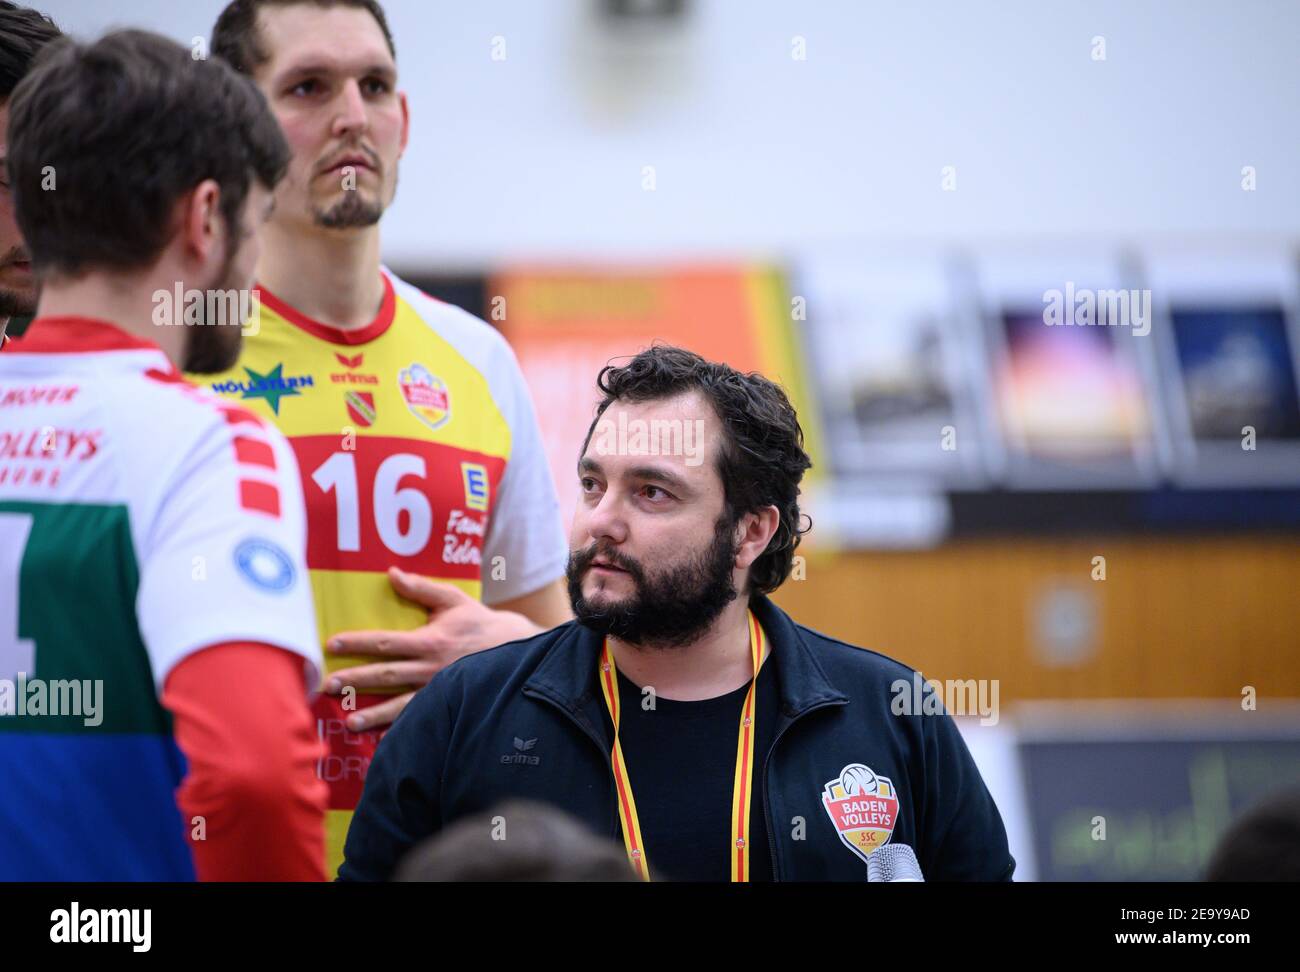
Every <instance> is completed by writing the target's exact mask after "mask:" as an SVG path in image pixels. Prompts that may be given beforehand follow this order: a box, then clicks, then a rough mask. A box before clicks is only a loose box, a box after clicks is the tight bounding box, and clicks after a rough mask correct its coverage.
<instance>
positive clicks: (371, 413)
mask: <svg viewBox="0 0 1300 972" xmlns="http://www.w3.org/2000/svg"><path fill="white" fill-rule="evenodd" d="M343 401H344V403H345V404H346V405H347V407H348V418H350V419H351V420H352V421H353V422H355V423H356V424H357V425H359V426H361V427H362V428H363V429H368V428H370V426H372V425H374V424H375V396H374V393H372V392H363V391H350V392H348V393H347V394H346V395H344V396H343Z"/></svg>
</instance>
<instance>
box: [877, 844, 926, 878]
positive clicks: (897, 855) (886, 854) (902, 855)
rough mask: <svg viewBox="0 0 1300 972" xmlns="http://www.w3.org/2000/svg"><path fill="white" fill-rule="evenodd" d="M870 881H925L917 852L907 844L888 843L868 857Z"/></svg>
mask: <svg viewBox="0 0 1300 972" xmlns="http://www.w3.org/2000/svg"><path fill="white" fill-rule="evenodd" d="M867 880H868V881H873V882H874V881H887V882H895V881H924V880H925V878H923V877H922V876H921V865H920V864H919V863H917V860H916V852H915V851H913V850H912V848H910V847H908V846H907V845H906V844H886V845H885V846H884V847H880V848H878V849H876V850H874V851H872V852H871V856H870V857H868V858H867Z"/></svg>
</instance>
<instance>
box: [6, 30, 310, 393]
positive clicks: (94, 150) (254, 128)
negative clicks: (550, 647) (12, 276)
mask: <svg viewBox="0 0 1300 972" xmlns="http://www.w3.org/2000/svg"><path fill="white" fill-rule="evenodd" d="M288 157H289V152H288V147H287V146H286V145H285V141H284V138H283V136H282V135H281V133H280V129H279V127H278V126H277V125H276V122H275V118H274V117H273V116H272V115H271V113H270V111H268V110H267V107H266V102H265V101H264V100H263V98H262V95H261V94H260V93H259V92H258V90H257V88H256V86H255V85H253V84H252V83H251V82H249V81H248V79H246V78H243V77H241V76H240V75H238V74H236V73H235V72H234V71H232V70H231V69H230V68H229V67H228V66H226V65H225V64H223V63H221V62H220V61H216V60H203V59H198V60H196V59H195V58H194V57H193V56H192V55H191V52H190V50H189V49H188V48H185V47H182V46H180V45H179V44H176V43H175V42H173V41H170V40H168V39H167V38H165V37H160V36H158V35H157V34H151V33H147V32H145V31H135V30H127V31H119V32H116V33H112V34H109V35H107V36H105V37H103V38H102V39H100V40H99V41H97V42H95V43H93V44H78V43H73V42H71V41H68V40H63V41H58V42H56V43H55V44H53V45H51V46H50V49H49V50H48V51H47V52H46V53H45V55H44V56H43V57H42V58H41V60H40V63H39V64H37V66H36V67H35V68H34V69H33V70H32V71H31V72H30V73H29V74H28V75H27V77H26V78H24V79H23V81H22V82H21V83H20V84H19V85H18V88H17V90H15V92H14V95H13V99H12V101H11V103H10V118H9V171H10V174H11V176H12V178H13V192H14V199H15V210H16V214H17V219H18V225H19V227H20V228H21V230H22V233H23V237H24V239H25V240H26V242H27V247H28V250H29V251H30V253H31V256H32V262H33V265H34V266H35V268H36V271H37V273H38V274H39V275H40V276H41V278H42V279H43V280H44V281H46V282H47V283H49V284H53V283H54V282H56V281H76V280H78V279H80V278H82V277H84V276H85V275H87V274H109V275H114V276H123V277H128V276H136V277H142V278H143V276H145V275H149V274H155V273H157V272H159V271H160V269H165V270H167V271H168V272H171V273H173V274H174V276H175V280H174V283H175V284H181V285H182V287H183V289H186V290H199V291H214V290H221V291H231V290H236V291H247V290H248V288H249V287H251V285H252V281H253V273H254V268H255V265H256V261H257V257H258V254H259V252H260V249H259V247H260V244H259V239H258V234H257V228H258V226H259V224H260V223H261V221H262V220H263V219H264V218H265V216H266V214H267V212H268V211H269V208H270V204H271V193H272V191H273V190H274V188H275V186H276V183H278V182H279V180H280V178H281V177H282V176H283V174H284V171H285V167H286V165H287V164H288ZM227 323H229V324H232V325H236V326H229V327H190V328H187V329H186V339H187V350H186V352H185V361H184V365H185V366H186V367H187V368H190V369H192V370H209V369H213V368H225V367H229V366H230V364H233V362H234V359H235V357H236V356H237V355H238V351H239V336H240V328H239V327H238V326H237V325H239V324H240V323H242V322H240V321H230V322H227Z"/></svg>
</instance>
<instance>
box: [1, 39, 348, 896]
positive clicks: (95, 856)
mask: <svg viewBox="0 0 1300 972" xmlns="http://www.w3.org/2000/svg"><path fill="white" fill-rule="evenodd" d="M10 115H11V119H10V128H9V140H8V149H9V168H10V172H11V174H12V177H13V186H14V201H15V211H16V214H17V219H18V224H19V226H20V228H21V230H22V232H23V236H24V238H25V241H26V244H27V247H28V249H29V251H30V253H31V255H32V259H33V263H34V265H35V267H36V270H37V273H38V276H39V277H40V279H41V281H42V293H41V297H40V301H39V305H38V308H37V311H38V312H37V316H36V319H35V320H34V321H33V323H32V324H31V326H30V327H29V328H28V330H27V331H26V333H25V334H24V335H23V336H22V337H21V338H20V339H18V340H15V341H12V342H10V343H9V344H8V345H7V346H6V347H5V349H4V351H3V352H0V538H2V539H0V551H2V553H0V764H3V765H4V766H5V768H6V769H5V776H6V780H5V785H4V786H3V787H0V879H11V880H12V879H20V880H23V879H25V880H32V879H42V880H50V879H62V880H111V879H117V880H121V879H144V880H184V879H192V878H194V877H199V878H201V879H244V880H247V879H258V878H269V879H282V880H283V879H319V878H322V877H323V876H324V869H323V856H324V855H323V851H324V843H323V818H324V787H323V785H322V784H321V783H320V782H319V780H318V779H317V778H316V772H315V769H316V767H315V764H316V761H317V759H318V757H319V754H320V747H319V744H318V742H317V740H316V734H315V731H314V726H313V724H312V721H311V717H310V714H309V709H308V698H309V693H310V692H312V691H313V690H314V689H315V688H316V686H317V684H318V681H319V678H320V670H321V659H320V650H319V644H318V641H317V633H316V626H315V621H314V616H313V606H312V602H311V595H310V585H309V583H308V580H307V571H306V565H305V560H304V546H305V537H306V523H305V514H304V510H303V504H302V497H301V493H300V488H299V485H298V471H297V466H296V462H295V459H294V456H293V453H292V451H291V450H290V449H289V447H288V444H287V443H286V442H285V441H284V439H283V437H282V436H281V435H280V434H279V432H278V431H276V430H275V429H274V428H273V427H271V426H270V425H269V424H267V423H264V422H262V421H260V420H259V419H257V418H256V417H255V416H254V415H253V414H252V413H251V412H249V411H247V410H246V409H244V408H242V407H240V406H238V405H235V404H233V403H223V402H221V401H219V400H217V399H216V398H214V397H212V396H209V395H207V394H206V393H204V392H201V391H199V390H197V389H194V388H193V387H191V386H190V385H188V384H187V383H186V382H185V381H184V380H183V378H182V377H181V373H180V371H179V369H178V367H177V365H181V364H183V365H185V366H186V367H189V368H192V369H194V370H197V371H204V370H214V369H220V368H222V367H226V366H228V364H229V362H230V361H232V360H233V357H234V355H235V354H237V352H238V347H239V337H240V328H241V325H242V324H243V321H244V315H243V314H242V313H240V312H239V311H238V310H236V312H235V313H234V314H233V315H232V316H231V317H230V319H226V320H222V319H220V316H219V314H218V312H219V311H221V310H222V309H223V308H226V309H228V308H230V307H231V306H232V305H230V304H227V303H224V302H221V298H223V297H224V296H226V295H229V294H231V293H233V294H235V295H238V294H240V293H247V292H248V290H249V288H250V287H251V283H252V271H253V267H254V265H255V263H256V260H257V255H258V250H259V237H258V228H259V226H260V224H261V222H262V221H264V220H265V218H266V215H267V213H268V211H269V208H270V205H271V192H272V190H273V188H274V186H275V184H276V183H277V182H278V181H279V179H280V178H281V177H282V175H283V173H284V169H285V166H286V163H287V159H288V149H287V146H286V145H285V143H284V140H283V137H282V135H281V134H280V132H279V129H278V127H277V125H276V123H275V120H274V118H273V117H272V116H271V115H270V113H269V112H268V110H267V108H266V105H265V102H264V100H263V99H262V97H261V95H260V94H258V92H257V90H256V88H255V87H254V86H253V85H252V84H250V83H248V82H247V81H246V80H244V79H242V78H240V77H239V76H238V75H236V74H235V73H234V72H232V71H231V70H229V69H228V68H227V67H226V66H225V65H223V64H221V63H220V62H217V61H202V60H194V59H193V58H191V56H190V52H189V50H188V49H186V48H183V47H181V46H179V45H177V44H175V43H173V42H171V41H169V40H166V39H165V38H162V37H159V36H157V35H153V34H147V33H143V32H139V31H125V32H121V33H117V34H111V35H109V36H108V37H105V38H104V39H102V40H100V41H98V42H97V43H95V44H93V45H75V44H72V43H70V42H59V45H58V49H57V50H53V49H52V50H51V51H50V52H49V53H48V54H47V55H46V56H45V58H43V60H42V61H41V62H40V64H39V65H38V66H37V67H36V68H35V69H34V70H33V71H32V72H31V73H29V74H28V75H27V77H26V78H24V80H23V81H22V83H21V84H20V85H19V86H18V88H17V90H16V91H15V92H14V96H13V99H12V102H11V104H10ZM110 159H111V160H113V161H114V165H113V166H112V167H111V172H108V171H107V170H106V166H105V160H110ZM51 168H52V170H53V171H54V172H55V173H57V179H58V189H57V191H53V192H51V191H43V187H42V185H41V182H42V178H43V177H45V176H48V172H49V171H50V169H51ZM191 298H192V299H193V300H192V299H191ZM177 301H179V303H177ZM182 305H183V306H182ZM233 306H235V307H236V308H237V307H238V302H236V304H235V305H233ZM185 324H192V325H193V326H184V325H185ZM74 690H75V692H74ZM70 703H71V704H70ZM182 756H183V757H184V758H183V759H182V758H181V757H182ZM89 808H93V812H89Z"/></svg>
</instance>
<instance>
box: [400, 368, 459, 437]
mask: <svg viewBox="0 0 1300 972" xmlns="http://www.w3.org/2000/svg"><path fill="white" fill-rule="evenodd" d="M397 387H398V388H400V389H401V391H402V399H403V400H404V401H405V402H406V407H407V408H409V409H410V410H411V414H412V415H414V416H415V417H416V418H418V419H419V420H420V421H421V422H423V423H424V424H425V425H427V426H428V427H429V428H431V429H436V428H439V427H440V426H442V425H445V424H446V423H447V420H448V419H449V418H451V395H450V393H449V392H448V391H447V383H446V382H444V381H443V380H442V379H441V378H439V377H438V376H437V375H435V374H433V373H432V372H431V371H429V369H428V368H426V367H425V366H424V365H422V364H419V363H418V362H417V363H414V364H412V365H411V366H410V367H409V368H403V369H402V370H401V371H400V372H398V374H397Z"/></svg>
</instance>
